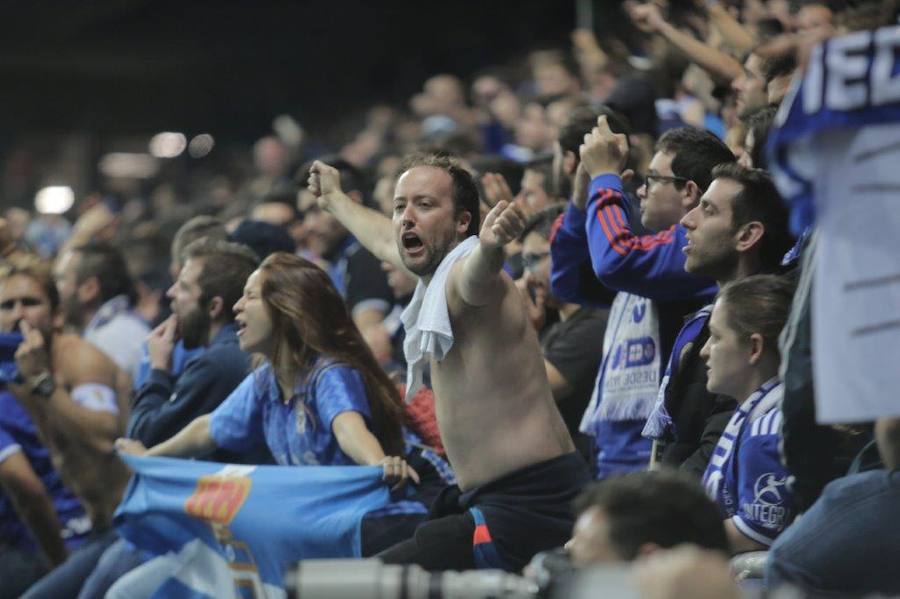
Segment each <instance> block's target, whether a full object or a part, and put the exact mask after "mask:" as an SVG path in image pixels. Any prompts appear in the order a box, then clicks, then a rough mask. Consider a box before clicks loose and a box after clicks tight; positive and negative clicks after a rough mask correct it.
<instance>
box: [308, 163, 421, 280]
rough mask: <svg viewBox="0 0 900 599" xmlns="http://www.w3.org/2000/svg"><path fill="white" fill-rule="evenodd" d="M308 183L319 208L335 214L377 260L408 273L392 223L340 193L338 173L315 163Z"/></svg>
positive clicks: (378, 213)
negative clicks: (401, 257)
mask: <svg viewBox="0 0 900 599" xmlns="http://www.w3.org/2000/svg"><path fill="white" fill-rule="evenodd" d="M308 183H309V191H310V192H311V193H312V194H313V195H314V196H316V198H317V200H318V202H319V207H321V208H322V209H323V210H327V211H328V212H330V213H331V214H333V215H334V217H335V218H336V219H338V220H339V221H340V222H341V224H342V225H344V226H345V227H346V228H347V230H348V231H350V233H352V234H353V236H354V237H356V238H357V239H358V240H359V242H360V243H362V244H363V245H364V246H365V247H366V249H367V250H369V251H370V252H372V254H374V255H375V257H376V258H378V259H379V260H384V261H386V262H390V263H391V264H393V265H395V266H397V267H398V268H402V269H404V270H405V269H406V267H405V266H403V262H401V260H400V251H399V250H398V249H397V242H396V241H395V240H394V233H393V227H392V226H391V219H389V218H388V217H386V216H385V215H383V214H381V213H380V212H378V211H377V210H372V209H371V208H366V207H365V206H362V205H360V204H357V203H356V202H354V201H353V200H351V199H350V198H349V197H347V195H346V194H345V193H344V192H343V191H341V178H340V173H339V172H338V170H337V169H335V168H333V167H331V166H328V165H327V164H325V163H324V162H320V161H319V160H316V161H315V162H313V165H312V167H310V169H309V181H308Z"/></svg>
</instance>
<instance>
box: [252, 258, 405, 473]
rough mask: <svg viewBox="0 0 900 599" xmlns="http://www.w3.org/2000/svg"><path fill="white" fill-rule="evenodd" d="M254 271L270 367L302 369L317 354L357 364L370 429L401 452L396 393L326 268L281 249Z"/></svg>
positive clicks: (387, 445)
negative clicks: (267, 330) (268, 323)
mask: <svg viewBox="0 0 900 599" xmlns="http://www.w3.org/2000/svg"><path fill="white" fill-rule="evenodd" d="M259 271H260V274H261V278H262V291H261V298H262V301H263V305H265V307H266V309H267V311H268V313H269V317H270V318H271V319H272V332H273V335H274V337H275V339H274V341H275V343H274V346H275V353H274V355H273V356H272V365H273V368H275V367H277V366H276V365H279V364H285V363H290V364H291V365H292V366H294V367H296V368H298V369H300V370H301V371H302V369H304V368H306V367H307V366H308V365H310V364H312V363H313V362H314V361H315V360H316V359H317V358H318V357H322V358H326V359H328V360H333V361H335V362H339V363H341V364H346V365H347V366H349V367H351V368H354V369H355V370H357V371H358V372H359V373H360V375H362V378H363V382H364V383H365V387H366V397H367V399H368V401H369V410H370V411H371V414H372V419H371V427H372V434H373V435H375V438H376V439H378V441H379V443H381V447H382V449H384V452H385V454H387V455H402V454H403V437H402V433H401V430H400V427H401V425H402V423H403V418H404V412H403V407H402V403H401V399H400V394H399V392H398V391H397V389H396V387H394V385H393V383H391V381H390V380H389V379H388V376H387V375H386V374H385V373H384V371H383V370H382V369H381V367H380V366H379V365H378V362H376V360H375V356H373V355H372V352H371V350H370V349H369V346H368V345H366V342H365V341H364V340H363V338H362V335H361V334H360V332H359V329H357V328H356V325H355V324H354V323H353V320H352V319H351V318H350V313H349V312H348V311H347V306H346V304H344V300H343V299H342V298H341V296H340V294H339V293H338V291H337V289H335V287H334V285H333V284H332V282H331V279H330V278H329V277H328V275H327V274H326V273H325V271H323V270H322V269H321V268H319V267H318V266H316V265H315V264H313V263H312V262H310V261H308V260H304V259H303V258H300V257H297V256H294V255H292V254H288V253H286V252H276V253H274V254H272V255H271V256H269V257H268V258H266V259H265V260H264V261H263V263H262V264H261V265H260V267H259ZM285 354H287V355H285Z"/></svg>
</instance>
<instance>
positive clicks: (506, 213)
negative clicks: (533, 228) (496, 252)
mask: <svg viewBox="0 0 900 599" xmlns="http://www.w3.org/2000/svg"><path fill="white" fill-rule="evenodd" d="M525 220H526V219H525V213H524V212H522V210H521V208H519V207H518V206H516V205H515V204H513V203H511V202H508V201H507V200H501V201H499V202H497V205H496V206H494V207H493V208H491V211H490V212H488V214H487V216H486V217H485V218H484V224H483V225H482V226H481V233H480V234H479V235H478V238H479V239H480V241H481V245H482V246H485V247H486V248H488V249H496V248H502V247H503V246H504V245H506V244H507V243H509V242H510V241H514V240H516V239H518V238H519V235H521V234H522V231H524V230H525Z"/></svg>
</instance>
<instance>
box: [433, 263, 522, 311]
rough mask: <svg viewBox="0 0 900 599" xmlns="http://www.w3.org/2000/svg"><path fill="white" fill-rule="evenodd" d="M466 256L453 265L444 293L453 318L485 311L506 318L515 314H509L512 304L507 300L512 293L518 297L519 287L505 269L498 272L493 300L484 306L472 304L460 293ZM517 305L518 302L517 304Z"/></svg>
mask: <svg viewBox="0 0 900 599" xmlns="http://www.w3.org/2000/svg"><path fill="white" fill-rule="evenodd" d="M465 260H466V258H461V259H460V260H459V261H458V262H457V263H456V264H454V265H453V269H452V270H451V271H450V276H448V277H447V285H446V286H445V288H444V293H445V295H446V298H447V308H448V310H449V312H450V316H451V318H454V317H458V316H460V315H462V314H471V313H473V312H478V313H483V314H491V313H496V315H497V317H498V318H499V317H500V316H501V315H502V316H503V317H504V318H507V317H511V316H513V315H512V314H509V313H508V312H509V310H508V309H507V307H508V306H509V305H510V303H509V302H507V301H506V300H507V298H508V297H509V296H510V295H511V294H516V295H515V297H516V298H518V295H517V294H518V293H519V291H518V289H516V284H515V282H514V281H513V279H512V277H510V276H509V275H508V274H507V273H506V272H505V271H500V272H499V273H498V274H497V281H498V285H497V286H496V287H494V289H493V292H492V296H493V299H492V301H489V302H488V303H486V304H485V305H483V306H474V305H472V304H469V303H467V302H466V301H465V300H464V299H463V297H462V294H461V293H460V290H459V286H458V281H459V280H460V278H461V276H462V272H463V268H464V264H465ZM515 305H516V306H517V305H518V304H515Z"/></svg>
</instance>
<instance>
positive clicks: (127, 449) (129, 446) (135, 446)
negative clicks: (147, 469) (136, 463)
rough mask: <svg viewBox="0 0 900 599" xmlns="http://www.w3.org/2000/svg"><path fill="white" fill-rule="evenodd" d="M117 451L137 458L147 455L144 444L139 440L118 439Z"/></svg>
mask: <svg viewBox="0 0 900 599" xmlns="http://www.w3.org/2000/svg"><path fill="white" fill-rule="evenodd" d="M116 449H117V450H118V451H120V452H121V453H127V454H129V455H136V456H142V455H144V454H145V453H147V448H146V447H144V444H143V443H141V442H140V441H138V440H137V439H125V438H119V439H116Z"/></svg>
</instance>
